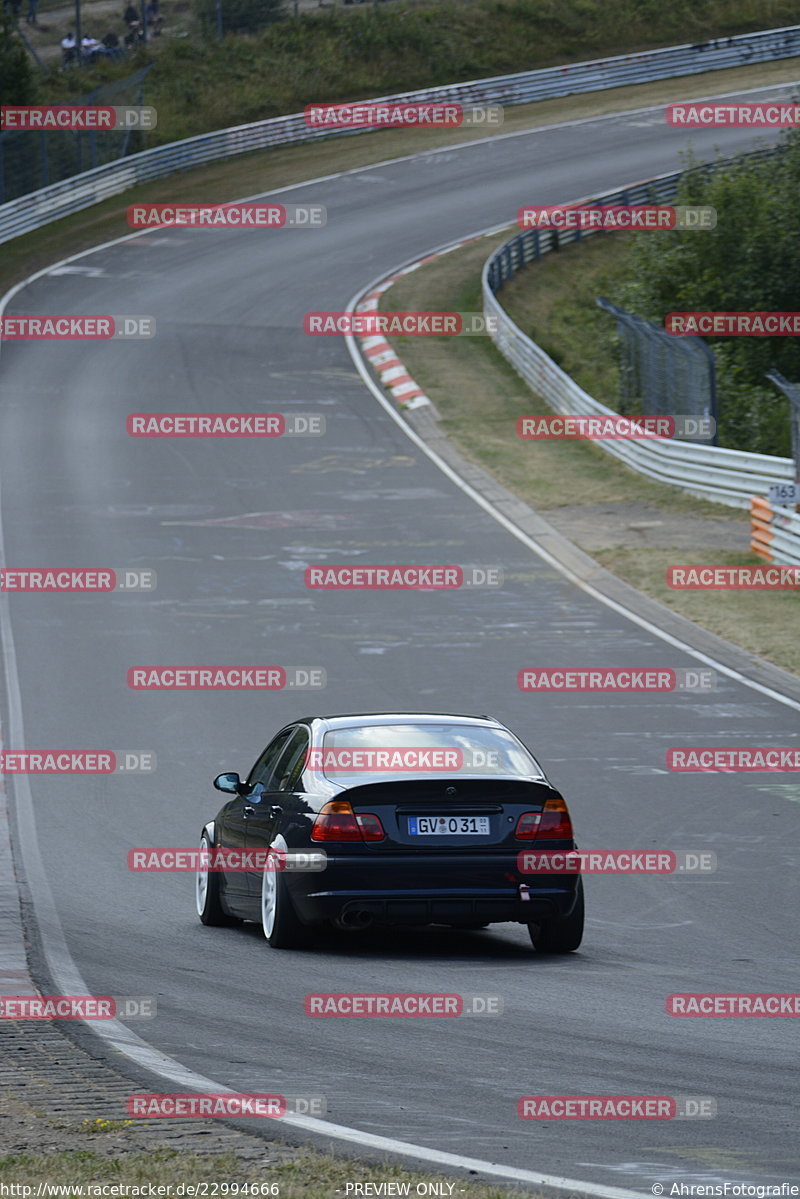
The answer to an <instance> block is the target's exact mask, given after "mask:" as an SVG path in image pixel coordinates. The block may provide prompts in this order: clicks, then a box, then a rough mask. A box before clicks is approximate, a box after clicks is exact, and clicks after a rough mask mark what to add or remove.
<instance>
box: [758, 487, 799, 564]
mask: <svg viewBox="0 0 800 1199" xmlns="http://www.w3.org/2000/svg"><path fill="white" fill-rule="evenodd" d="M750 517H751V528H752V534H751V541H750V549H751V550H752V551H753V553H754V554H758V555H759V556H760V557H761V558H766V560H767V562H777V563H780V564H784V565H788V566H800V512H793V511H792V509H791V508H777V507H773V505H772V504H770V503H769V501H768V500H765V499H762V497H761V496H753V498H752V500H751V503H750Z"/></svg>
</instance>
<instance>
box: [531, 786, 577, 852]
mask: <svg viewBox="0 0 800 1199" xmlns="http://www.w3.org/2000/svg"><path fill="white" fill-rule="evenodd" d="M537 836H538V839H539V840H542V839H543V838H544V837H547V838H548V839H552V840H556V839H558V840H564V841H567V840H569V841H571V840H572V821H571V820H570V818H569V809H568V808H567V805H566V803H565V802H564V800H563V799H562V798H561V796H560V795H559V797H558V799H548V800H547V802H546V803H545V805H544V809H543V811H542V819H541V823H540V824H539V832H538V834H537Z"/></svg>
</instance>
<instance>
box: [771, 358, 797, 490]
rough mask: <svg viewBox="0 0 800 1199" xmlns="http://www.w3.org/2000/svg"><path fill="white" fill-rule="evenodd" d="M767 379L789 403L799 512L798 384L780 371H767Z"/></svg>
mask: <svg viewBox="0 0 800 1199" xmlns="http://www.w3.org/2000/svg"><path fill="white" fill-rule="evenodd" d="M767 378H768V379H769V381H770V383H774V384H775V386H776V387H777V388H778V390H779V391H782V392H783V394H784V395H785V396H786V398H787V400H788V401H789V420H790V422H791V427H792V457H793V458H794V482H795V487H797V488H798V490H797V491H796V492H795V498H796V500H797V501H798V502H797V503H795V506H794V510H795V512H800V383H790V382H789V380H788V379H785V378H784V377H783V375H782V374H781V373H780V371H767Z"/></svg>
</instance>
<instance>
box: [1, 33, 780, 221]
mask: <svg viewBox="0 0 800 1199" xmlns="http://www.w3.org/2000/svg"><path fill="white" fill-rule="evenodd" d="M798 54H800V25H790V26H786V27H785V28H782V29H767V30H763V31H761V32H758V33H746V34H739V35H737V36H736V37H730V38H717V39H715V40H713V41H709V42H700V43H697V44H695V45H685V46H668V47H666V48H665V49H663V50H648V51H645V52H642V53H640V54H622V55H618V56H616V57H614V58H599V59H595V60H593V61H591V62H577V63H571V64H569V65H565V66H560V67H547V68H545V69H544V70H540V71H523V72H521V73H519V74H516V75H498V76H495V77H494V78H491V79H477V80H472V81H471V82H469V83H456V84H450V85H447V86H445V87H433V88H428V89H427V90H424V91H416V92H404V93H402V94H397V95H393V96H380V97H378V98H377V99H378V100H379V101H394V102H403V101H405V102H412V101H414V102H419V101H426V100H428V101H437V102H442V101H445V100H450V101H455V102H461V103H464V104H474V105H487V104H502V105H514V104H527V103H529V102H531V101H533V100H549V99H554V98H556V97H558V96H569V95H573V94H575V93H578V92H593V91H603V90H605V89H606V88H611V87H622V86H624V85H625V84H631V83H646V82H648V81H650V80H654V79H671V78H675V77H678V76H682V75H697V74H700V73H702V72H704V71H712V70H724V69H725V68H726V67H736V66H742V65H743V64H746V63H756V62H767V61H770V60H771V59H777V58H791V57H793V56H795V55H798ZM477 129H478V131H479V130H480V126H478V127H477ZM352 132H355V131H352ZM343 136H352V133H351V131H350V130H334V129H311V128H309V127H308V126H307V125H306V124H305V121H304V119H303V114H302V113H293V114H292V115H291V116H285V117H273V118H271V119H270V120H267V121H256V122H254V123H253V124H250V125H239V126H236V127H234V128H232V129H220V130H218V131H216V132H214V133H204V134H200V135H199V136H198V137H190V138H187V139H186V140H185V141H180V142H170V143H169V144H168V145H166V146H156V147H155V149H152V150H144V151H142V152H141V153H139V154H132V155H131V156H130V157H129V158H125V159H122V160H120V161H119V162H116V163H109V164H108V165H106V166H102V167H96V168H95V169H94V170H92V171H86V172H84V173H83V174H80V175H75V176H74V177H73V178H71V179H66V180H64V181H62V182H61V183H56V184H53V185H52V186H50V187H45V188H42V189H41V190H39V191H35V192H30V193H29V194H28V195H26V196H22V197H19V198H18V199H16V200H12V201H11V202H10V203H8V204H4V205H2V206H0V243H1V242H4V241H8V240H9V239H10V238H12V237H19V236H20V235H21V234H23V233H30V232H31V231H32V230H34V229H38V228H40V227H41V226H42V225H45V224H47V223H48V222H49V221H56V220H59V218H61V217H64V216H69V215H70V214H71V213H73V212H79V211H80V210H81V209H82V208H89V207H90V206H91V205H92V204H97V203H99V202H100V201H101V200H105V199H107V198H108V197H109V196H115V195H119V193H120V192H123V191H126V190H127V189H128V188H129V187H133V186H134V185H135V184H137V183H146V182H147V181H148V180H150V179H160V178H163V177H164V176H166V175H171V174H173V173H174V172H176V171H186V170H189V169H190V168H191V167H196V166H202V165H203V164H204V163H208V162H218V161H220V160H222V159H226V158H231V157H233V156H234V155H237V154H247V153H250V152H251V151H253V150H265V149H269V148H270V147H271V146H287V145H298V144H299V143H301V142H309V141H315V140H317V139H318V138H328V137H343Z"/></svg>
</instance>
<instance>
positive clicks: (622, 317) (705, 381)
mask: <svg viewBox="0 0 800 1199" xmlns="http://www.w3.org/2000/svg"><path fill="white" fill-rule="evenodd" d="M597 305H598V307H599V308H602V309H603V311H604V312H608V313H609V314H610V315H611V316H613V318H614V320H615V321H616V325H617V334H618V336H619V339H620V348H621V360H620V372H619V383H620V389H619V390H620V394H619V410H620V412H624V413H633V414H636V415H645V416H678V415H686V416H696V417H706V418H707V417H711V418H712V420H713V424H712V428H713V429H714V437H713V439H712V441H711V443H710V444H711V445H717V444H718V441H717V434H716V428H717V386H716V362H715V359H714V351H713V350H712V349H711V347H710V346H708V345H707V344H706V343H705V342H704V341H703V339H702V338H700V337H672V336H671V335H670V334H669V333H667V332H666V331H665V330H664V329H662V327H661V326H660V325H659V324H657V323H656V322H655V321H648V320H645V319H644V318H643V317H640V316H634V314H633V313H631V312H626V311H625V309H624V308H619V307H618V306H617V305H616V304H612V303H611V302H610V300H606V299H604V298H603V296H600V297H599V298H598V300H597ZM688 440H693V439H688ZM706 440H707V439H706V438H703V441H706Z"/></svg>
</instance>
